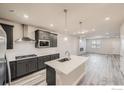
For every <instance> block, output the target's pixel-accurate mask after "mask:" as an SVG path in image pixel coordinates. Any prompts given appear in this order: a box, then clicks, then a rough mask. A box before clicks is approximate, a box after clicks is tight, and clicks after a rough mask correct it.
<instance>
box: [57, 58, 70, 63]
mask: <svg viewBox="0 0 124 93" xmlns="http://www.w3.org/2000/svg"><path fill="white" fill-rule="evenodd" d="M69 60H70V59H68V58H62V59H59V60H58V61H59V62H65V61H69Z"/></svg>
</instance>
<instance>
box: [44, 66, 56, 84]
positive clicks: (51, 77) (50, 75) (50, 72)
mask: <svg viewBox="0 0 124 93" xmlns="http://www.w3.org/2000/svg"><path fill="white" fill-rule="evenodd" d="M46 82H47V85H56V71H55V69H53V68H52V67H50V66H46Z"/></svg>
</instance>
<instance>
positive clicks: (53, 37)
mask: <svg viewBox="0 0 124 93" xmlns="http://www.w3.org/2000/svg"><path fill="white" fill-rule="evenodd" d="M50 47H57V34H52V33H51V34H50Z"/></svg>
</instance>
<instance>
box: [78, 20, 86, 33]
mask: <svg viewBox="0 0 124 93" xmlns="http://www.w3.org/2000/svg"><path fill="white" fill-rule="evenodd" d="M79 25H80V32H79V34H85V31H82V22H81V21H80V22H79Z"/></svg>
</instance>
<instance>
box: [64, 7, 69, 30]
mask: <svg viewBox="0 0 124 93" xmlns="http://www.w3.org/2000/svg"><path fill="white" fill-rule="evenodd" d="M67 12H68V10H67V9H64V13H65V28H64V31H68V29H67Z"/></svg>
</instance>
